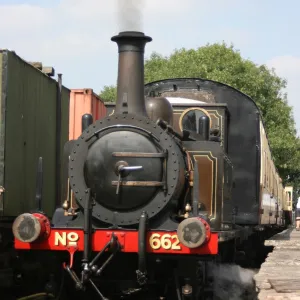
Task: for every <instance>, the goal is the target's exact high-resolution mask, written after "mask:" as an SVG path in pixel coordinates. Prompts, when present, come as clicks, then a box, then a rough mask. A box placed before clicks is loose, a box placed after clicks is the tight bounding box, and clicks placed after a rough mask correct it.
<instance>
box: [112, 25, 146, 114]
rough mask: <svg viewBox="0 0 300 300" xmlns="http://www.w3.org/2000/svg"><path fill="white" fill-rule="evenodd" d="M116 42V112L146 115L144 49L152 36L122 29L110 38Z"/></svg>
mask: <svg viewBox="0 0 300 300" xmlns="http://www.w3.org/2000/svg"><path fill="white" fill-rule="evenodd" d="M111 40H112V41H113V42H116V43H117V44H118V50H119V66H118V83H117V84H118V86H117V102H116V113H119V114H122V113H132V114H137V115H140V116H147V113H146V105H145V96H144V50H145V45H146V43H147V42H151V41H152V38H151V37H149V36H145V34H144V33H143V32H138V31H124V32H120V33H119V34H118V35H116V36H113V37H112V38H111Z"/></svg>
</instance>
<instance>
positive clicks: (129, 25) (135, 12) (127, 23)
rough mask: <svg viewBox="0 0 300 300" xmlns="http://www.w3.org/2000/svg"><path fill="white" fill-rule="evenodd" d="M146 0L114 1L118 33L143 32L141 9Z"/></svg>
mask: <svg viewBox="0 0 300 300" xmlns="http://www.w3.org/2000/svg"><path fill="white" fill-rule="evenodd" d="M145 2H146V0H115V3H116V5H117V13H118V16H117V17H118V20H117V22H118V25H119V31H143V8H144V7H145Z"/></svg>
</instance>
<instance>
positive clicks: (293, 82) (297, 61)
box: [267, 55, 300, 135]
mask: <svg viewBox="0 0 300 300" xmlns="http://www.w3.org/2000/svg"><path fill="white" fill-rule="evenodd" d="M267 65H268V66H269V67H272V68H274V69H275V71H276V73H277V75H278V76H280V77H283V78H285V79H286V80H287V90H286V91H287V93H288V101H289V104H290V105H291V106H293V113H294V119H295V122H296V126H297V129H298V134H299V135H300V101H299V97H300V85H299V78H300V57H297V56H291V55H286V56H278V57H274V58H272V59H271V60H269V61H268V62H267Z"/></svg>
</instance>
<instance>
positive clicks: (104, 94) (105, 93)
mask: <svg viewBox="0 0 300 300" xmlns="http://www.w3.org/2000/svg"><path fill="white" fill-rule="evenodd" d="M99 97H100V98H101V99H102V100H103V101H105V102H114V101H116V98H117V89H116V87H115V86H114V85H105V86H104V88H103V90H102V91H101V92H100V94H99Z"/></svg>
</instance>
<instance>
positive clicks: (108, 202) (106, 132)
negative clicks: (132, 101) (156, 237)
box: [69, 114, 185, 226]
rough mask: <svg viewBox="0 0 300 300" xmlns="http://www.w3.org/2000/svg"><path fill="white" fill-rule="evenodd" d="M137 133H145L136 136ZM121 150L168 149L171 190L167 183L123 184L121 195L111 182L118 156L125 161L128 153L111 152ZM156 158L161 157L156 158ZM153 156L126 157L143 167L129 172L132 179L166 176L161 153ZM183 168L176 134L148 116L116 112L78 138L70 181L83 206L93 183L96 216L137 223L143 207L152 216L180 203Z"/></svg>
mask: <svg viewBox="0 0 300 300" xmlns="http://www.w3.org/2000/svg"><path fill="white" fill-rule="evenodd" d="M130 132H131V133H132V134H134V135H135V136H134V139H136V140H135V141H134V140H132V139H131V138H129V135H130ZM124 134H125V135H126V134H127V135H128V136H127V138H124ZM139 135H141V136H140V137H139V138H137V137H138V136H139ZM106 136H108V140H106ZM112 136H113V138H112ZM146 139H149V142H146ZM101 141H104V142H101ZM151 144H152V146H151ZM155 148H156V149H157V150H156V151H154V149H155ZM122 151H124V152H148V153H158V152H160V153H163V152H167V155H168V156H167V168H166V180H167V185H166V188H167V189H166V190H165V191H164V189H163V187H155V188H152V187H150V188H149V187H125V188H126V190H124V194H122V190H123V188H124V187H123V186H122V188H121V192H120V194H119V195H116V194H114V193H116V187H115V186H114V187H112V181H118V175H117V174H116V172H115V166H116V163H117V162H118V161H120V160H125V161H127V160H128V158H124V157H122V158H117V157H112V153H113V152H122ZM97 153H98V155H97ZM155 159H156V160H158V161H159V162H158V163H156V162H154V161H153V162H152V160H155ZM155 159H154V158H150V160H149V158H144V160H145V162H142V159H141V158H132V157H131V158H130V159H129V160H128V163H129V165H131V166H137V165H140V164H141V165H142V166H143V167H144V170H143V171H138V172H140V174H139V173H138V172H137V173H136V174H134V175H130V176H129V177H130V178H129V179H128V180H141V181H147V180H155V181H157V180H158V181H163V180H164V178H163V176H161V173H162V169H161V168H162V166H163V162H162V161H161V158H155ZM86 166H87V167H86ZM184 172H185V162H184V155H183V153H182V150H181V148H180V146H179V144H177V142H176V140H175V138H173V137H171V136H170V135H168V134H167V133H166V132H165V131H164V130H162V128H160V127H159V126H158V125H156V124H155V123H153V122H152V121H151V120H149V119H148V118H145V117H137V116H135V115H131V114H126V115H113V116H112V117H107V118H104V119H101V120H99V121H97V122H95V123H94V124H93V125H92V126H90V127H89V128H88V129H87V130H86V131H84V132H83V134H82V135H81V136H80V137H79V139H78V140H77V141H76V143H75V147H74V148H73V151H72V154H71V156H70V163H69V177H70V183H71V187H72V189H73V191H74V192H75V196H76V199H77V201H78V204H79V206H81V207H83V206H84V201H85V200H84V199H85V194H86V190H87V188H91V189H92V193H93V194H94V195H93V197H94V198H95V206H94V207H93V217H94V218H95V219H97V220H99V221H101V222H105V223H108V224H115V225H118V226H124V225H134V224H137V223H138V221H139V217H140V215H141V213H142V211H143V210H145V211H147V212H148V214H149V219H151V218H152V217H154V216H156V215H157V214H158V213H160V211H162V210H164V209H167V210H168V211H170V210H171V208H170V205H174V204H175V205H176V203H177V199H178V197H179V196H180V195H181V191H182V190H183V187H184V182H185V180H184ZM159 177H161V179H160V180H159ZM97 182H98V183H99V184H97ZM142 193H143V195H141V194H142ZM131 201H132V203H130V202H131ZM162 221H163V220H162Z"/></svg>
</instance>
